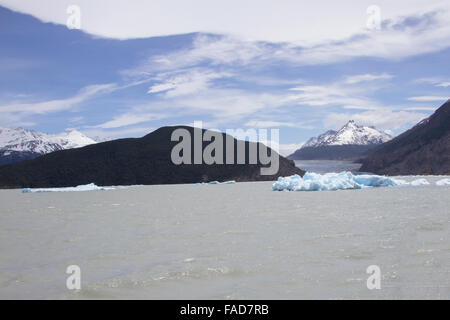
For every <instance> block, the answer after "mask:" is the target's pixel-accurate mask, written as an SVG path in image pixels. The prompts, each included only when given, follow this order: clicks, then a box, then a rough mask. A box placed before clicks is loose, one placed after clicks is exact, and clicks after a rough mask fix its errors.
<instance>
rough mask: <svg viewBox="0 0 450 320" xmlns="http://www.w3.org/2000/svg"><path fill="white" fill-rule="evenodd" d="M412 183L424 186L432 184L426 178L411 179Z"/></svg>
mask: <svg viewBox="0 0 450 320" xmlns="http://www.w3.org/2000/svg"><path fill="white" fill-rule="evenodd" d="M410 184H411V185H412V186H424V185H428V184H430V183H429V182H428V181H427V180H426V179H417V180H414V181H411V182H410Z"/></svg>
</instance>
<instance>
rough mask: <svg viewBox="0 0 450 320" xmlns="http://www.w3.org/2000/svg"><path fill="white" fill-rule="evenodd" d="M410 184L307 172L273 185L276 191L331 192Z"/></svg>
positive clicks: (389, 179)
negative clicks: (301, 175)
mask: <svg viewBox="0 0 450 320" xmlns="http://www.w3.org/2000/svg"><path fill="white" fill-rule="evenodd" d="M406 184H408V183H407V182H405V181H404V180H398V179H393V178H389V177H386V176H378V175H369V174H362V175H353V174H352V173H351V172H340V173H326V174H318V173H313V172H307V173H305V175H304V176H303V178H302V177H300V176H299V175H293V176H289V177H279V178H278V180H277V181H276V182H275V183H274V184H273V185H272V190H274V191H282V190H288V191H330V190H347V189H361V188H364V187H390V186H399V185H406Z"/></svg>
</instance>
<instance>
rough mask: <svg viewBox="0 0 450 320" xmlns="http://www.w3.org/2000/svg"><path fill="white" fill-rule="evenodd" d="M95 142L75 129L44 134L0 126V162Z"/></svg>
mask: <svg viewBox="0 0 450 320" xmlns="http://www.w3.org/2000/svg"><path fill="white" fill-rule="evenodd" d="M93 143H96V142H95V141H94V140H93V139H91V138H89V137H87V136H85V135H84V134H82V133H81V132H79V131H77V130H72V131H70V132H64V133H60V134H46V133H42V132H39V131H35V130H28V129H24V128H16V129H11V128H0V158H3V159H0V164H6V163H11V162H17V161H21V160H26V159H32V158H35V157H37V156H39V155H42V154H45V153H50V152H53V151H58V150H63V149H72V148H80V147H84V146H86V145H89V144H93Z"/></svg>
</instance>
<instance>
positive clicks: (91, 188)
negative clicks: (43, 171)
mask: <svg viewBox="0 0 450 320" xmlns="http://www.w3.org/2000/svg"><path fill="white" fill-rule="evenodd" d="M113 189H114V188H113V187H99V186H97V185H96V184H94V183H89V184H84V185H79V186H76V187H65V188H39V189H34V188H33V189H31V188H24V189H22V193H33V192H72V191H94V190H113Z"/></svg>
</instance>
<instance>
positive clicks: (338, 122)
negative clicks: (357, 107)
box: [324, 109, 428, 129]
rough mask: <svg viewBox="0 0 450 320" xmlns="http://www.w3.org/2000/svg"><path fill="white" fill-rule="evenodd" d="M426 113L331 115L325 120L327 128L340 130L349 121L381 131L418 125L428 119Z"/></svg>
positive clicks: (387, 111)
mask: <svg viewBox="0 0 450 320" xmlns="http://www.w3.org/2000/svg"><path fill="white" fill-rule="evenodd" d="M427 116H428V115H427V114H425V113H418V112H408V111H393V110H389V109H384V110H381V109H380V110H375V111H365V112H361V113H335V112H333V113H330V114H328V115H327V116H326V118H325V119H324V125H325V126H326V127H327V128H334V129H337V128H340V127H341V126H343V125H344V124H345V123H346V122H347V121H348V120H349V119H353V120H355V121H356V122H357V123H359V124H362V125H367V126H375V127H376V128H379V129H400V128H405V127H408V126H410V125H413V124H416V123H417V122H419V121H420V120H422V119H424V118H426V117H427Z"/></svg>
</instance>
